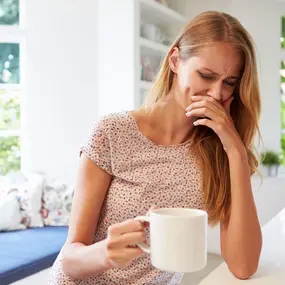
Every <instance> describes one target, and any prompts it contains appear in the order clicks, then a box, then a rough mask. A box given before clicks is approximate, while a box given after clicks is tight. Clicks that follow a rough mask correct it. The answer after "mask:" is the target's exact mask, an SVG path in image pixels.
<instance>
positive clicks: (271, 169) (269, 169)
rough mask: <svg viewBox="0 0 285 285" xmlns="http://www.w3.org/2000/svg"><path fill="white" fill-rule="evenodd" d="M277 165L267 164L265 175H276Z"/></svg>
mask: <svg viewBox="0 0 285 285" xmlns="http://www.w3.org/2000/svg"><path fill="white" fill-rule="evenodd" d="M278 170H279V165H271V166H267V175H268V176H270V177H276V176H277V175H278Z"/></svg>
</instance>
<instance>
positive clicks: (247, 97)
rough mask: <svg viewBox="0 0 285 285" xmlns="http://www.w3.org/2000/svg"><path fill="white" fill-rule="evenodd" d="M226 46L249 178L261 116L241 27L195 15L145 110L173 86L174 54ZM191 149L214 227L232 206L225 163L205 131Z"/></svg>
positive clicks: (216, 15) (197, 133) (251, 52)
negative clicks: (239, 67) (231, 55)
mask: <svg viewBox="0 0 285 285" xmlns="http://www.w3.org/2000/svg"><path fill="white" fill-rule="evenodd" d="M217 42H226V43H229V44H231V45H232V46H233V47H234V48H236V49H237V50H238V51H239V52H241V54H242V57H243V60H244V65H243V72H242V77H241V79H240V81H239V83H238V86H237V87H236V89H235V91H234V100H233V101H232V103H231V116H232V119H233V121H234V124H235V128H236V130H237V132H238V133H239V135H240V137H241V139H242V141H243V143H244V146H245V148H246V150H247V156H248V164H249V168H250V174H251V175H252V174H253V173H254V172H256V171H257V167H258V159H257V157H256V156H255V154H254V153H255V149H254V138H255V135H256V134H258V135H259V137H260V138H261V136H260V130H259V127H258V121H259V117H260V112H261V99H260V92H259V83H258V74H257V63H256V54H255V48H254V43H253V40H252V38H251V36H250V35H249V33H248V32H247V31H246V29H245V28H244V27H243V26H242V25H241V23H240V22H239V21H238V20H237V19H236V18H234V17H232V16H231V15H229V14H226V13H220V12H215V11H208V12H204V13H201V14H199V15H198V16H196V17H195V18H194V19H193V20H192V21H190V22H189V23H188V24H187V25H186V26H185V27H184V28H183V29H182V31H181V32H180V34H179V35H178V37H177V39H176V40H175V41H174V42H173V44H172V45H171V47H170V49H169V52H168V54H167V55H166V57H165V58H164V60H163V62H162V65H161V68H160V70H159V72H158V74H157V76H156V78H155V80H154V84H153V86H152V88H151V89H150V90H149V91H148V94H147V96H146V100H145V103H144V107H145V108H150V107H152V106H154V105H155V104H156V103H158V102H159V101H161V100H163V99H164V98H165V97H166V96H167V94H169V91H170V90H171V87H172V84H173V78H174V76H175V74H174V72H173V71H172V70H171V68H170V66H169V59H170V55H171V51H172V50H173V48H175V47H177V48H178V49H179V50H180V56H181V58H183V59H187V58H189V57H191V56H192V55H195V54H196V53H197V52H198V50H199V49H200V48H202V47H204V46H206V45H209V44H213V43H217ZM190 135H191V141H192V144H191V149H192V150H195V152H196V153H197V157H198V159H199V162H200V166H201V170H202V190H203V196H204V207H205V210H206V211H207V212H208V216H209V223H210V224H211V225H215V224H217V223H219V222H221V221H224V220H226V219H227V218H228V215H229V212H230V206H231V184H230V173H229V162H228V157H227V154H226V153H225V151H224V149H223V146H222V143H221V141H220V139H219V137H218V136H217V135H216V134H215V133H214V132H213V131H212V130H211V129H210V128H207V127H205V126H198V127H195V128H192V130H191V134H190Z"/></svg>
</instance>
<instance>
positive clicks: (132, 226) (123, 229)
mask: <svg viewBox="0 0 285 285" xmlns="http://www.w3.org/2000/svg"><path fill="white" fill-rule="evenodd" d="M139 231H144V225H143V223H142V222H140V221H137V220H127V221H124V222H122V223H118V224H115V225H112V226H110V227H109V229H108V235H109V236H119V235H122V234H125V233H130V232H139Z"/></svg>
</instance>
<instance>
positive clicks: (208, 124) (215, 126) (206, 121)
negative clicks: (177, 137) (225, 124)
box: [193, 118, 222, 135]
mask: <svg viewBox="0 0 285 285" xmlns="http://www.w3.org/2000/svg"><path fill="white" fill-rule="evenodd" d="M193 125H194V126H206V127H208V128H211V129H212V130H213V131H214V132H215V133H216V134H217V135H220V133H221V130H222V127H221V125H219V124H217V123H215V122H214V121H212V120H209V119H205V118H203V119H199V120H197V121H195V122H194V123H193Z"/></svg>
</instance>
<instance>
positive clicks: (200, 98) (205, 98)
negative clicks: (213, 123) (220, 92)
mask: <svg viewBox="0 0 285 285" xmlns="http://www.w3.org/2000/svg"><path fill="white" fill-rule="evenodd" d="M191 101H192V102H193V103H194V102H198V101H208V102H210V103H212V104H213V105H215V106H216V107H217V108H219V109H220V110H224V108H223V106H222V105H221V104H220V103H219V102H218V101H217V100H216V99H214V98H213V97H211V96H201V95H195V96H192V97H191Z"/></svg>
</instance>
